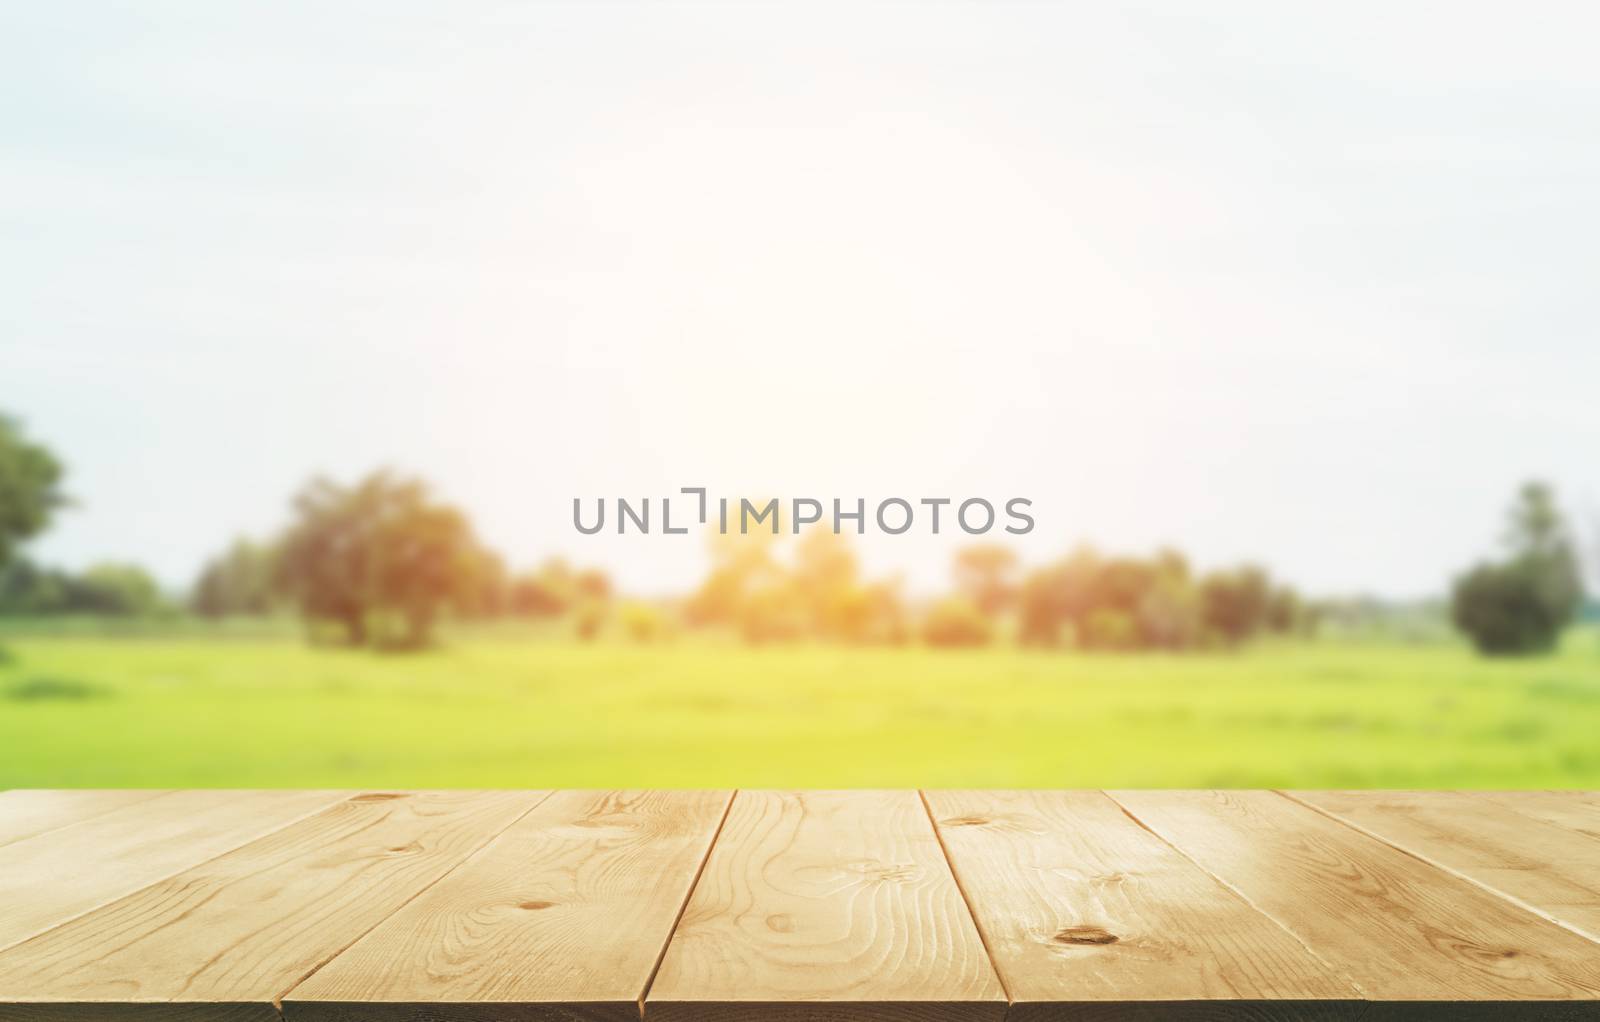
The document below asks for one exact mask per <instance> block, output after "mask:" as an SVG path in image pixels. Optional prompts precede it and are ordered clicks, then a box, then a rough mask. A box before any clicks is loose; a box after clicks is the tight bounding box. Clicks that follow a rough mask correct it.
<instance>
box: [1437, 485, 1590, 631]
mask: <svg viewBox="0 0 1600 1022" xmlns="http://www.w3.org/2000/svg"><path fill="white" fill-rule="evenodd" d="M1505 546H1506V548H1507V556H1506V558H1505V559H1504V560H1501V561H1498V562H1486V563H1483V564H1479V565H1477V566H1476V567H1474V568H1472V569H1471V570H1469V571H1468V572H1466V573H1465V574H1464V575H1462V576H1461V577H1460V578H1458V579H1457V580H1456V584H1455V588H1454V590H1453V591H1452V593H1451V619H1452V620H1453V621H1454V622H1455V624H1456V627H1458V628H1460V629H1461V630H1462V631H1463V632H1465V633H1466V634H1467V635H1468V636H1469V637H1470V638H1471V639H1472V641H1473V644H1474V645H1475V646H1477V648H1478V651H1479V652H1481V653H1486V654H1495V655H1517V654H1530V653H1543V652H1548V651H1549V650H1551V649H1552V648H1554V646H1555V644H1556V641H1557V640H1558V639H1559V637H1560V635H1561V630H1562V629H1563V628H1565V627H1566V626H1567V625H1568V624H1569V623H1571V621H1572V619H1573V617H1574V616H1575V615H1576V614H1577V611H1578V608H1579V607H1580V606H1581V605H1582V603H1583V585H1582V577H1581V571H1580V568H1579V564H1578V556H1577V552H1576V549H1575V545H1574V543H1573V541H1572V537H1571V533H1570V531H1569V530H1568V528H1567V525H1566V522H1565V520H1564V519H1563V518H1562V515H1561V512H1560V510H1559V508H1558V507H1557V506H1556V502H1555V495H1554V494H1553V493H1552V492H1551V490H1550V488H1549V487H1548V486H1545V485H1543V484H1541V483H1528V484H1527V485H1525V486H1523V487H1522V489H1521V490H1520V491H1519V492H1518V494H1517V499H1516V501H1515V503H1514V504H1513V505H1512V508H1511V512H1510V514H1509V516H1508V524H1507V529H1506V534H1505Z"/></svg>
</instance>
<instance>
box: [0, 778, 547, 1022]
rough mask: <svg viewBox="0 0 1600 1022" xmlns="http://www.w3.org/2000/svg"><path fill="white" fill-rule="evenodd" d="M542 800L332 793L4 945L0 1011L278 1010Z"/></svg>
mask: <svg viewBox="0 0 1600 1022" xmlns="http://www.w3.org/2000/svg"><path fill="white" fill-rule="evenodd" d="M542 798H543V794H542V793H537V792H427V793H396V792H377V793H370V794H365V795H358V796H356V797H355V798H352V799H349V800H346V801H343V802H340V803H338V804H336V805H334V806H332V807H331V808H329V809H326V810H324V811H323V812H320V813H318V814H316V815H315V816H311V817H309V818H307V819H304V820H301V821H300V822H298V823H295V824H292V825H290V826H288V827H285V828H283V829H281V830H278V831H277V832H275V833H273V834H270V835H268V836H266V837H263V838H260V839H259V840H256V841H253V842H251V843H250V844H247V845H245V846H243V847H241V848H237V849H235V850H234V851H232V852H229V853H227V854H226V855H223V856H221V857H219V858H216V859H213V860H211V861H210V862H207V863H205V864H203V865H200V866H197V867H195V868H193V869H189V870H186V871H185V872H183V873H180V874H178V875H177V876H174V877H171V878H168V879H166V880H163V881H160V882H159V883H156V884H153V885H151V886H149V887H146V888H143V889H142V890H140V891H138V892H136V893H134V894H131V895H129V896H128V897H126V898H123V899H122V900H120V901H117V902H114V903H112V904H110V905H107V906H105V907H103V908H99V909H96V910H95V911H93V912H90V913H89V914H88V915H85V916H81V917H79V918H78V919H75V920H73V921H72V922H69V923H66V924H64V925H62V926H58V927H56V928H55V929H53V930H49V931H47V932H46V933H43V934H41V935H40V936H37V937H35V938H33V939H32V940H29V941H27V942H26V943H23V944H19V945H17V946H16V947H13V948H11V949H10V950H8V951H5V952H0V1012H3V1013H5V1014H9V1015H10V1016H12V1017H26V1018H30V1019H55V1018H61V1019H76V1018H80V1017H82V1014H83V1012H84V1010H85V1006H101V1007H108V1006H110V1005H114V1004H128V1003H143V1004H152V1005H156V1006H157V1007H156V1008H154V1009H152V1010H155V1011H159V1012H165V1014H162V1015H160V1017H161V1018H163V1019H166V1018H171V1019H189V1018H193V1019H210V1018H215V1017H217V1016H218V1015H219V1014H221V1013H224V1012H227V1013H232V1014H237V1015H239V1017H241V1018H244V1017H255V1016H256V1015H257V1014H258V1013H259V1012H261V1011H262V1010H264V1011H265V1012H266V1014H262V1015H260V1017H262V1018H275V1017H276V1015H277V1012H276V1009H275V1008H274V1001H275V1000H276V999H277V998H278V997H280V996H281V995H282V994H283V993H284V992H286V991H287V990H288V989H289V988H290V987H292V986H293V985H294V984H296V983H298V982H299V981H300V980H301V979H303V978H304V977H305V976H307V975H309V974H310V973H311V972H312V971H313V970H315V969H316V968H318V967H319V966H321V965H322V964H323V963H325V962H327V961H328V960H329V959H330V958H332V957H333V956H334V955H335V954H337V953H338V952H339V951H340V950H342V949H344V948H346V947H348V946H349V945H350V944H352V943H353V942H355V941H356V940H357V939H359V938H360V937H361V936H362V935H363V934H364V933H366V932H367V931H368V930H370V929H371V928H372V927H373V926H375V925H377V924H378V923H379V922H381V921H382V920H383V919H385V918H387V917H388V916H389V915H391V914H392V913H393V912H394V911H395V910H397V909H398V908H400V906H402V905H404V904H405V903H406V902H407V901H408V900H410V899H411V898H413V897H415V896H416V895H417V894H419V893H420V892H421V891H422V890H423V889H424V888H426V887H427V886H428V885H430V884H432V883H433V882H435V881H437V880H438V879H439V878H440V877H441V876H443V875H444V874H445V873H446V872H447V871H448V870H450V869H451V868H452V867H454V866H456V865H458V864H460V862H461V861H462V860H463V859H465V858H466V857H467V856H469V855H470V854H472V852H474V851H476V850H477V849H478V848H481V847H482V846H483V845H485V844H487V843H488V842H489V841H490V839H492V838H493V837H494V836H495V835H496V834H498V833H499V832H500V831H501V830H503V829H505V827H507V826H509V825H510V824H511V823H512V822H513V821H514V820H516V819H517V818H518V817H520V816H522V815H523V814H524V813H525V812H527V811H528V810H529V809H531V808H532V807H533V806H534V805H536V804H538V802H539V801H540V800H541V799H542ZM7 1005H9V1006H10V1007H9V1008H7V1007H6V1006H7ZM19 1006H26V1007H27V1008H28V1009H29V1010H28V1011H27V1012H26V1013H23V1012H20V1011H19V1010H18V1008H19Z"/></svg>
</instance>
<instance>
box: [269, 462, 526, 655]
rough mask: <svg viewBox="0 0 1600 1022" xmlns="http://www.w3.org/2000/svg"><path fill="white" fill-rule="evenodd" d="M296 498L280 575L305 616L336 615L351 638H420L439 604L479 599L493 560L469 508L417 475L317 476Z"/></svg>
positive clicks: (405, 643)
mask: <svg viewBox="0 0 1600 1022" xmlns="http://www.w3.org/2000/svg"><path fill="white" fill-rule="evenodd" d="M294 506H295V512H296V520H295V522H294V524H293V525H292V526H290V528H289V530H288V532H287V533H286V534H285V536H284V539H283V542H282V554H281V556H280V558H279V561H278V582H279V584H280V585H281V586H282V588H283V589H284V590H285V591H286V592H288V593H289V594H291V595H292V596H293V597H294V598H295V599H296V601H298V603H299V605H300V610H301V613H302V614H303V615H304V616H305V617H306V618H307V619H308V620H309V621H313V622H315V621H331V622H336V623H337V624H339V625H340V626H342V627H343V629H344V631H345V636H346V638H347V640H348V641H349V642H350V643H351V644H352V645H362V644H365V643H367V642H378V643H380V644H383V645H394V646H402V647H409V648H415V647H420V646H423V645H426V644H427V642H428V641H429V639H430V637H431V635H432V631H433V626H434V623H435V621H436V619H437V617H438V614H439V611H440V609H441V608H442V607H445V606H451V607H454V608H456V609H458V610H462V611H470V610H471V609H473V608H476V607H478V606H479V605H480V602H481V600H482V598H483V592H484V590H485V588H486V579H488V578H492V577H494V575H495V573H496V572H497V571H498V568H499V566H498V562H497V561H496V560H495V559H494V558H493V557H492V555H490V554H489V553H488V552H487V551H486V550H484V549H483V547H482V546H480V545H479V543H478V541H477V539H476V537H475V536H474V535H473V532H472V527H471V525H470V524H469V523H468V521H467V518H466V516H465V515H464V514H462V513H461V512H460V511H459V510H457V509H456V508H453V507H450V506H448V505H444V504H439V503H435V502H434V501H433V499H432V498H431V497H430V495H429V493H428V490H427V487H426V486H425V485H424V484H423V483H422V482H421V481H420V480H416V479H403V478H397V477H395V476H392V475H390V474H389V473H387V472H376V473H374V474H372V475H370V476H368V477H367V478H366V479H363V480H362V481H361V482H359V483H357V484H356V485H354V486H344V485H341V484H338V483H335V482H332V481H331V480H328V479H315V480H313V481H312V482H311V483H309V484H308V485H307V486H306V487H305V488H304V489H303V490H302V491H301V492H300V494H299V496H297V497H296V498H295V504H294ZM396 623H397V624H398V634H396V629H395V628H393V627H392V625H394V624H396Z"/></svg>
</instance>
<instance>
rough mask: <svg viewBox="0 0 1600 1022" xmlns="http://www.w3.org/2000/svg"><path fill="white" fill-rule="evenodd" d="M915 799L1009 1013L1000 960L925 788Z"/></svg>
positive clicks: (1009, 996)
mask: <svg viewBox="0 0 1600 1022" xmlns="http://www.w3.org/2000/svg"><path fill="white" fill-rule="evenodd" d="M917 799H918V801H920V802H921V803H922V811H923V813H924V814H925V815H926V816H927V817H928V826H929V827H932V828H933V839H934V840H935V841H937V842H939V854H940V855H943V856H944V864H945V866H947V867H948V868H949V870H950V878H951V879H952V880H954V881H955V885H956V891H957V892H958V893H960V895H961V904H962V905H963V906H964V907H965V908H966V910H967V915H968V916H969V917H970V918H971V919H972V928H973V929H975V930H977V931H978V943H980V944H982V945H983V953H984V954H986V955H988V956H989V968H991V969H993V970H994V978H995V980H996V981H997V982H999V984H1000V992H1001V993H1002V994H1004V995H1005V998H1006V1014H1008V1015H1009V1014H1010V1013H1011V1007H1012V1005H1014V1004H1015V1003H1016V1002H1015V1001H1014V1000H1012V997H1011V988H1010V987H1009V986H1007V985H1006V977H1005V973H1003V972H1001V971H1000V960H999V959H998V958H996V957H995V956H994V948H992V947H990V946H989V934H988V933H986V932H985V931H984V927H983V924H982V923H981V922H979V921H978V913H976V912H974V911H973V910H972V896H971V895H969V894H968V893H967V885H966V884H964V883H962V882H961V873H960V872H959V871H958V870H957V869H956V862H955V860H954V859H952V858H950V848H949V846H947V845H946V844H945V843H944V832H943V831H941V830H940V829H939V821H938V820H936V819H934V816H933V807H932V806H931V805H929V804H928V792H927V789H925V788H918V789H917Z"/></svg>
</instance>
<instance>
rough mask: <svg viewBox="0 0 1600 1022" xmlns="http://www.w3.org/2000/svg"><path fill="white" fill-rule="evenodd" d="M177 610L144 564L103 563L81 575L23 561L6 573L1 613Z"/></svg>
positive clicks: (1, 575) (1, 577)
mask: <svg viewBox="0 0 1600 1022" xmlns="http://www.w3.org/2000/svg"><path fill="white" fill-rule="evenodd" d="M171 610H172V608H171V607H170V606H169V605H168V604H167V602H166V600H165V598H164V597H163V596H162V595H161V590H160V587H159V586H157V585H156V582H155V580H154V579H152V578H151V577H150V575H149V573H148V572H146V571H145V570H144V569H143V568H140V567H139V566H138V565H134V564H122V563H114V562H108V563H102V564H97V565H95V566H93V567H91V568H90V569H89V570H88V571H85V572H83V573H82V574H79V575H74V574H72V573H71V572H67V571H62V570H60V569H59V568H41V567H39V566H38V565H36V564H34V563H33V562H32V561H29V560H27V559H25V558H17V559H16V560H14V561H12V562H11V563H10V564H9V565H7V566H5V568H3V569H0V614H24V615H47V614H100V615H105V616H108V617H150V616H155V615H164V614H167V613H169V612H170V611H171Z"/></svg>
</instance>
